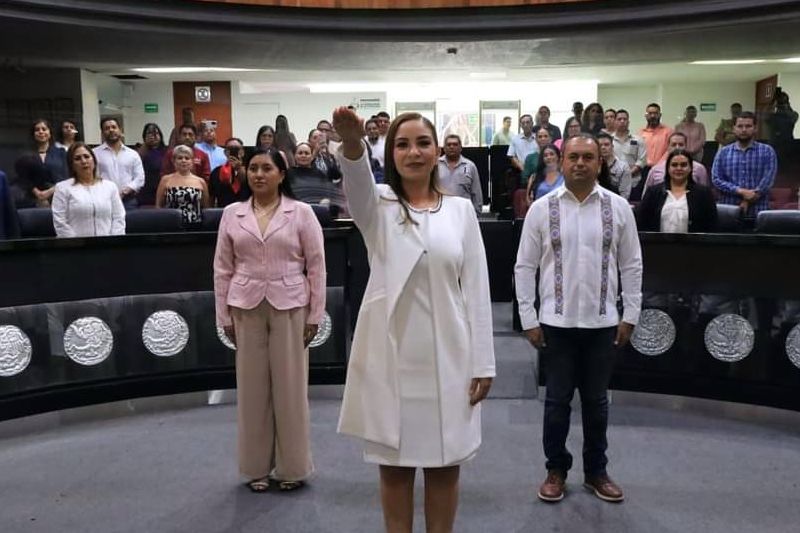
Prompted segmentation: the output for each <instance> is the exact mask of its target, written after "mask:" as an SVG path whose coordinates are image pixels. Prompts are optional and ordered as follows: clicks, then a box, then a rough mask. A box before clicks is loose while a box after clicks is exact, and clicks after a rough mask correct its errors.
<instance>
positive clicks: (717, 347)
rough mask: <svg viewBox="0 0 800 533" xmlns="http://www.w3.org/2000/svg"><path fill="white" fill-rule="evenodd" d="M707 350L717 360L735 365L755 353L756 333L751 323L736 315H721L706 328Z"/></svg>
mask: <svg viewBox="0 0 800 533" xmlns="http://www.w3.org/2000/svg"><path fill="white" fill-rule="evenodd" d="M705 342H706V350H708V353H710V354H711V355H712V356H713V357H714V358H715V359H719V360H720V361H725V362H726V363H735V362H736V361H741V360H742V359H744V358H745V357H747V356H748V355H749V354H750V352H751V351H753V344H754V342H755V333H754V332H753V328H752V326H750V322H748V321H747V320H745V319H744V318H743V317H741V316H739V315H734V314H725V315H719V316H718V317H716V318H714V319H713V320H712V321H711V322H709V323H708V326H706V332H705Z"/></svg>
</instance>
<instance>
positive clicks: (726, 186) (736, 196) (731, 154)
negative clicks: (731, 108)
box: [711, 111, 778, 217]
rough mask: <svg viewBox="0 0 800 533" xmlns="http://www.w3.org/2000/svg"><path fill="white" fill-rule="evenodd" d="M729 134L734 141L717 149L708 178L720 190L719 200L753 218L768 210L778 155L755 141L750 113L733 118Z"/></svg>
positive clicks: (754, 126) (753, 119)
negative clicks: (733, 137)
mask: <svg viewBox="0 0 800 533" xmlns="http://www.w3.org/2000/svg"><path fill="white" fill-rule="evenodd" d="M733 134H734V136H735V137H736V142H735V143H733V144H729V145H727V146H723V147H722V148H720V149H719V151H718V152H717V155H716V157H714V165H713V166H712V167H711V181H712V182H713V183H714V186H715V187H716V188H717V189H719V191H720V199H719V203H722V204H729V205H738V206H739V207H740V208H741V209H742V211H743V212H744V214H745V216H746V217H755V216H757V215H758V213H759V212H760V211H763V210H765V209H769V190H770V188H771V187H772V184H773V182H774V181H775V173H776V172H777V170H778V158H777V156H776V155H775V150H773V149H772V147H771V146H769V145H768V144H764V143H760V142H757V141H756V140H755V136H756V116H755V115H754V114H753V113H751V112H749V111H745V112H743V113H741V114H740V115H739V116H738V117H736V119H735V122H734V124H733Z"/></svg>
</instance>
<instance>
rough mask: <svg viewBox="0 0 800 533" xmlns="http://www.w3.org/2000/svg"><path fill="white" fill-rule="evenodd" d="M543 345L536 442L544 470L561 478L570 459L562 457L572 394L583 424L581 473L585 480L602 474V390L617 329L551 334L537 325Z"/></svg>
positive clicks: (605, 399)
mask: <svg viewBox="0 0 800 533" xmlns="http://www.w3.org/2000/svg"><path fill="white" fill-rule="evenodd" d="M542 329H543V331H544V338H545V343H546V344H547V346H546V347H545V348H544V349H543V350H542V352H541V357H542V365H543V371H544V378H545V386H546V387H547V395H546V397H545V402H544V430H543V432H542V441H543V444H544V454H545V456H546V457H547V463H546V467H547V469H548V470H552V469H556V470H561V471H563V472H567V471H568V470H569V469H570V468H572V455H570V453H569V451H567V435H568V434H569V423H570V412H571V408H570V402H571V401H572V397H573V395H574V394H575V389H576V388H577V389H578V391H579V392H580V394H581V417H582V419H583V470H584V473H585V474H586V475H590V476H596V475H601V474H605V473H606V464H608V458H607V457H606V449H607V448H608V441H607V440H606V429H607V427H608V395H607V392H608V384H609V381H610V380H611V373H612V371H613V368H614V359H615V357H616V348H615V346H614V338H615V337H616V333H617V328H616V327H610V328H600V329H583V328H556V327H552V326H546V325H542Z"/></svg>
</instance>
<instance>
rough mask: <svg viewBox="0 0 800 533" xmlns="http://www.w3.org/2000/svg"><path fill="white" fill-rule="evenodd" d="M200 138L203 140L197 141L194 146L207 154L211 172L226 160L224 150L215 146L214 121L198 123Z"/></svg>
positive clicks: (215, 127) (215, 132) (215, 128)
mask: <svg viewBox="0 0 800 533" xmlns="http://www.w3.org/2000/svg"><path fill="white" fill-rule="evenodd" d="M200 138H201V139H203V142H199V143H197V144H196V145H195V146H197V148H199V149H201V150H202V151H204V152H205V153H206V155H207V156H208V162H209V163H210V164H211V172H214V169H215V168H217V167H221V166H222V165H224V164H225V163H227V162H228V156H226V155H225V150H224V149H223V148H222V147H220V146H217V126H216V125H215V124H214V123H212V122H206V121H203V122H201V123H200Z"/></svg>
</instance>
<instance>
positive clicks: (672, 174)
mask: <svg viewBox="0 0 800 533" xmlns="http://www.w3.org/2000/svg"><path fill="white" fill-rule="evenodd" d="M684 199H685V200H684ZM668 202H669V206H670V207H669V210H670V211H671V212H673V211H674V212H675V216H674V217H672V218H669V219H668V220H665V217H664V216H663V215H664V205H665V204H667V203H668ZM684 204H685V207H684ZM684 209H685V211H684ZM682 219H683V220H686V223H685V226H686V228H687V229H686V231H688V232H689V233H707V232H711V231H714V229H715V228H716V225H717V205H716V203H715V201H714V195H713V194H712V193H711V190H710V189H709V188H708V187H704V186H702V185H700V184H698V183H695V181H694V179H692V156H691V154H689V153H688V152H687V151H685V150H673V151H672V152H670V154H669V155H668V156H667V162H666V176H665V177H664V182H663V183H659V184H658V185H653V186H651V187H649V188H648V189H647V194H646V195H645V197H644V199H643V200H642V203H641V204H639V208H638V209H637V212H636V222H637V224H638V227H639V231H670V232H676V233H678V232H682V231H681V229H676V228H677V227H681V228H682V226H683V223H682V222H681V220H682ZM665 221H666V222H667V225H668V226H670V227H666V228H665V227H664V222H665Z"/></svg>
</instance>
